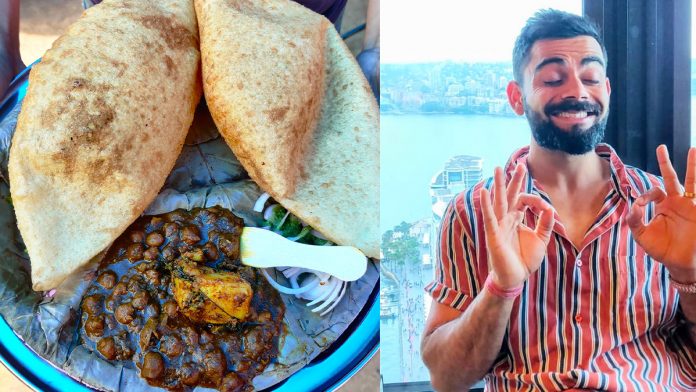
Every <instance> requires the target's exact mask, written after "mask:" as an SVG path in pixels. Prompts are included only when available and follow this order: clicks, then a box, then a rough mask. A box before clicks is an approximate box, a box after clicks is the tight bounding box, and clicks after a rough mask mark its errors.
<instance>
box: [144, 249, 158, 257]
mask: <svg viewBox="0 0 696 392" xmlns="http://www.w3.org/2000/svg"><path fill="white" fill-rule="evenodd" d="M157 256H159V249H158V248H157V247H156V246H151V247H149V248H147V250H146V251H145V252H144V253H143V258H144V259H145V260H156V259H157Z"/></svg>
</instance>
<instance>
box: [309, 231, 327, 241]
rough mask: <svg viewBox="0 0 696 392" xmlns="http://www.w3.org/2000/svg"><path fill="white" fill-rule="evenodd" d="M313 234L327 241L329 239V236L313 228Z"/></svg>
mask: <svg viewBox="0 0 696 392" xmlns="http://www.w3.org/2000/svg"><path fill="white" fill-rule="evenodd" d="M312 235H313V236H315V237H317V238H319V239H320V240H325V241H328V240H329V239H328V238H326V237H324V235H323V234H321V233H320V232H318V231H316V230H312Z"/></svg>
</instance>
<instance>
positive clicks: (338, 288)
mask: <svg viewBox="0 0 696 392" xmlns="http://www.w3.org/2000/svg"><path fill="white" fill-rule="evenodd" d="M337 280H338V282H337V284H336V286H335V287H334V289H333V290H331V295H329V297H328V298H326V299H325V300H324V303H323V304H321V305H319V306H317V307H316V308H314V309H312V312H315V313H316V312H319V311H320V310H322V309H324V308H325V307H327V306H329V305H330V304H331V303H332V302H333V301H334V300H335V299H336V297H338V293H339V292H341V288H342V287H343V284H344V282H343V281H342V280H339V279H337ZM307 306H309V304H307Z"/></svg>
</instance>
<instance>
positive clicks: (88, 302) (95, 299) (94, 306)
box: [82, 294, 104, 314]
mask: <svg viewBox="0 0 696 392" xmlns="http://www.w3.org/2000/svg"><path fill="white" fill-rule="evenodd" d="M103 299H104V297H103V296H101V295H99V294H92V295H89V296H87V297H85V299H83V300H82V311H83V312H85V313H87V314H96V313H97V312H99V311H100V310H101V306H102V300H103Z"/></svg>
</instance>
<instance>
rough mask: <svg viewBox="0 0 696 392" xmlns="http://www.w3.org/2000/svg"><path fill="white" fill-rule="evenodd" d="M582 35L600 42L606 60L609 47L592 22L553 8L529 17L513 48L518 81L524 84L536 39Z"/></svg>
mask: <svg viewBox="0 0 696 392" xmlns="http://www.w3.org/2000/svg"><path fill="white" fill-rule="evenodd" d="M581 35H587V36H590V37H592V38H594V39H596V40H597V42H599V46H601V47H602V53H603V54H604V61H605V62H606V61H607V49H606V48H605V47H604V43H603V42H602V39H601V38H600V37H599V32H598V28H597V27H596V26H595V25H594V24H593V23H592V22H590V21H589V20H587V19H585V18H583V17H582V16H578V15H574V14H571V13H568V12H563V11H558V10H553V9H546V10H539V11H537V12H536V13H535V14H534V15H533V16H532V17H531V18H529V19H527V23H526V24H525V25H524V27H523V28H522V31H520V35H519V36H518V37H517V40H516V41H515V48H514V49H513V50H512V72H513V73H514V76H515V80H516V81H517V83H520V84H522V76H523V75H522V71H523V69H524V67H525V65H527V61H528V60H529V59H528V57H529V51H530V50H531V49H532V46H533V45H534V43H535V42H536V41H539V40H544V39H554V38H555V39H563V38H573V37H577V36H581Z"/></svg>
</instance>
